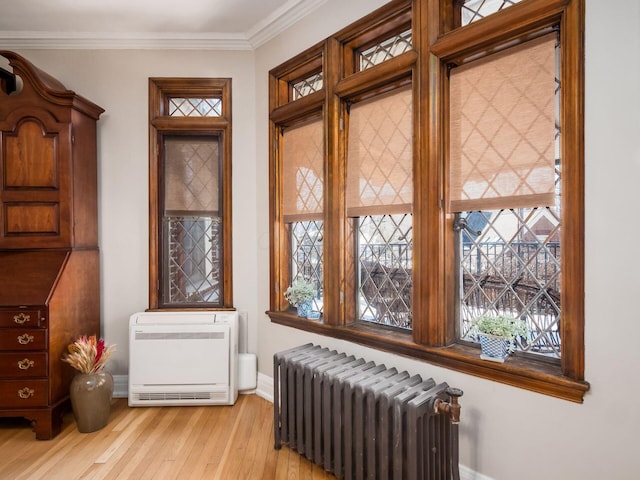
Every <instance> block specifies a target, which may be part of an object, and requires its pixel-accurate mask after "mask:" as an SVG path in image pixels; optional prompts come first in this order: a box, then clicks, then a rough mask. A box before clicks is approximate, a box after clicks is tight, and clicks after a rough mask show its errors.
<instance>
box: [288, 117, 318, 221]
mask: <svg viewBox="0 0 640 480" xmlns="http://www.w3.org/2000/svg"><path fill="white" fill-rule="evenodd" d="M323 138H324V136H323V130H322V119H317V120H313V121H311V122H307V123H305V124H303V125H300V126H296V127H292V128H287V129H285V131H284V134H283V157H282V161H283V180H284V185H283V189H284V210H283V218H284V221H285V222H286V223H289V222H301V221H311V220H322V211H323V190H324V173H323V172H324V170H323V163H324V162H323V160H324V141H323Z"/></svg>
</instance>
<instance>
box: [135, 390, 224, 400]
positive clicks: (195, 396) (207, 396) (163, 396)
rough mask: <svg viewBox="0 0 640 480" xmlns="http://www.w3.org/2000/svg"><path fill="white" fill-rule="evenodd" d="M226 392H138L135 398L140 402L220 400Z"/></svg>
mask: <svg viewBox="0 0 640 480" xmlns="http://www.w3.org/2000/svg"><path fill="white" fill-rule="evenodd" d="M226 397H227V395H226V393H225V392H218V393H216V392H169V393H138V394H136V395H135V400H136V401H140V402H166V401H172V400H220V401H224V400H225V399H226Z"/></svg>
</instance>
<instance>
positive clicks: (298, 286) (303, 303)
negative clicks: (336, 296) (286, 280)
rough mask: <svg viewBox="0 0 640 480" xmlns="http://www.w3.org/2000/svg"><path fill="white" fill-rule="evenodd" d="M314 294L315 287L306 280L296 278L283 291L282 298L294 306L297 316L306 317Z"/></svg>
mask: <svg viewBox="0 0 640 480" xmlns="http://www.w3.org/2000/svg"><path fill="white" fill-rule="evenodd" d="M315 296H316V289H315V288H313V285H312V284H311V282H309V281H308V280H305V279H303V278H298V279H297V280H295V281H294V282H293V283H292V284H291V285H290V286H289V288H287V290H285V292H284V298H286V299H287V301H288V302H289V303H290V304H291V305H293V306H294V307H296V309H297V310H298V316H300V317H307V316H308V315H309V312H311V302H312V300H313V298H314V297H315Z"/></svg>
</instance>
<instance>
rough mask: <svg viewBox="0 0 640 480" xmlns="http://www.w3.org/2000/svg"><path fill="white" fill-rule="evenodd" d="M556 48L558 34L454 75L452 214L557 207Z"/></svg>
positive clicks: (463, 67) (488, 58)
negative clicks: (555, 202)
mask: <svg viewBox="0 0 640 480" xmlns="http://www.w3.org/2000/svg"><path fill="white" fill-rule="evenodd" d="M555 45H556V34H555V33H554V34H550V35H546V36H544V37H541V38H538V39H536V40H533V41H530V42H527V43H525V44H522V45H519V46H516V47H513V48H509V49H508V50H505V51H503V52H500V53H497V54H494V55H491V56H489V57H486V58H483V59H481V60H477V61H474V62H472V63H469V64H468V65H464V66H461V67H457V68H454V69H453V70H452V71H451V76H450V122H451V123H450V171H449V188H450V190H449V209H450V211H453V212H459V211H469V210H494V209H502V208H525V207H538V206H549V205H553V204H554V199H555V188H554V181H555V170H554V168H555V166H554V163H555V139H554V137H555V89H556V82H555Z"/></svg>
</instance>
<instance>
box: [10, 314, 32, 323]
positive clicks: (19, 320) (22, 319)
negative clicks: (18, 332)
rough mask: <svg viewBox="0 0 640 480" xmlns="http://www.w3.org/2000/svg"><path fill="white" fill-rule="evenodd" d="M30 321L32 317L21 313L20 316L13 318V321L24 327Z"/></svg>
mask: <svg viewBox="0 0 640 480" xmlns="http://www.w3.org/2000/svg"><path fill="white" fill-rule="evenodd" d="M29 320H31V315H26V314H25V313H19V314H18V315H14V316H13V321H14V322H16V323H17V324H18V325H24V324H25V323H27V322H28V321H29Z"/></svg>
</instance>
